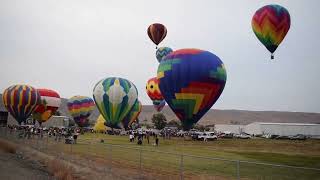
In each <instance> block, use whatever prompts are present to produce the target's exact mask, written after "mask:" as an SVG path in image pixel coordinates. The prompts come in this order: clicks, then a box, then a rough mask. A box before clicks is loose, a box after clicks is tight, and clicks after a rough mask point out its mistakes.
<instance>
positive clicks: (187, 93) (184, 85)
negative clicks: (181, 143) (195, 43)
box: [158, 49, 227, 130]
mask: <svg viewBox="0 0 320 180" xmlns="http://www.w3.org/2000/svg"><path fill="white" fill-rule="evenodd" d="M158 79H159V81H160V83H159V87H160V90H161V92H162V95H163V97H164V99H165V100H166V102H167V104H168V105H169V106H170V108H171V109H172V110H173V112H174V113H175V114H176V116H177V117H178V118H179V119H180V121H181V124H182V126H183V128H184V129H185V130H188V129H190V128H191V127H192V125H193V124H195V123H197V122H198V121H199V120H200V119H201V117H202V116H203V115H204V114H205V113H206V112H207V111H208V110H209V109H210V108H211V107H212V105H213V104H214V103H215V102H216V101H217V100H218V98H219V96H220V95H221V93H222V91H223V89H224V86H225V83H226V79H227V75H226V70H225V67H224V64H223V63H222V61H221V60H220V59H219V57H217V56H216V55H214V54H212V53H211V52H208V51H203V50H199V49H181V50H177V51H174V52H172V53H170V54H169V55H168V56H166V57H165V59H163V61H161V63H160V65H159V67H158Z"/></svg>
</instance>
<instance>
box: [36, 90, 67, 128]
mask: <svg viewBox="0 0 320 180" xmlns="http://www.w3.org/2000/svg"><path fill="white" fill-rule="evenodd" d="M37 91H38V92H39V94H40V97H41V103H40V104H39V105H38V106H37V108H36V109H35V110H34V112H33V113H32V116H33V118H34V119H36V120H37V121H38V122H39V123H42V122H46V121H47V120H48V119H49V118H50V117H51V116H52V115H53V114H54V113H55V112H56V111H57V110H58V108H59V107H60V104H61V99H60V95H59V94H58V93H57V92H55V91H53V90H50V89H37Z"/></svg>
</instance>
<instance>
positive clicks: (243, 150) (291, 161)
mask: <svg viewBox="0 0 320 180" xmlns="http://www.w3.org/2000/svg"><path fill="white" fill-rule="evenodd" d="M100 139H104V140H105V143H100ZM150 141H151V142H150V144H147V143H146V141H144V142H143V145H142V146H138V145H137V144H136V142H135V143H130V142H129V138H128V137H127V136H110V135H104V134H90V133H89V134H85V135H81V136H80V138H79V140H78V144H76V145H74V146H73V152H72V153H73V154H79V155H81V156H86V157H88V156H89V157H88V158H90V156H91V157H97V158H104V159H108V158H110V149H109V148H110V146H108V144H113V145H114V146H112V155H111V156H112V160H113V161H116V162H120V163H125V164H128V165H130V167H135V168H138V167H139V162H140V159H139V157H140V148H141V153H142V166H143V168H144V169H145V170H149V171H153V172H157V171H159V172H161V173H168V174H170V173H171V174H175V175H176V174H179V168H180V161H181V154H187V155H192V156H184V157H183V165H184V166H183V169H184V173H185V174H186V176H188V175H190V176H193V175H199V174H206V175H208V176H212V175H217V176H223V177H236V172H237V171H236V167H237V162H234V161H223V160H218V159H210V158H222V159H226V160H240V161H251V162H261V163H272V164H283V165H289V166H304V167H312V168H320V141H317V140H307V141H289V140H270V139H251V140H242V139H219V140H217V141H213V142H199V141H187V140H183V139H182V138H173V139H171V140H163V139H162V138H160V145H159V146H158V147H156V146H153V145H152V144H153V143H154V140H153V138H150ZM116 145H120V146H116ZM61 146H62V147H63V148H64V149H63V150H64V151H65V152H68V151H70V148H69V146H70V145H61ZM159 151H161V152H159ZM162 152H165V153H162ZM193 156H203V157H208V158H198V157H193ZM240 175H241V177H245V178H249V179H256V178H258V179H261V177H263V178H264V179H317V178H318V177H320V171H314V170H300V169H293V168H287V167H273V166H267V165H259V164H250V163H245V162H240Z"/></svg>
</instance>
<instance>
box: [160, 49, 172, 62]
mask: <svg viewBox="0 0 320 180" xmlns="http://www.w3.org/2000/svg"><path fill="white" fill-rule="evenodd" d="M171 52H172V49H171V48H169V47H160V48H158V49H157V51H156V57H157V60H158V62H159V63H160V62H161V61H162V59H163V58H164V57H166V55H168V54H170V53H171Z"/></svg>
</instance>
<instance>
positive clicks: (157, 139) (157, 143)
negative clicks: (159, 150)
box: [156, 135, 159, 146]
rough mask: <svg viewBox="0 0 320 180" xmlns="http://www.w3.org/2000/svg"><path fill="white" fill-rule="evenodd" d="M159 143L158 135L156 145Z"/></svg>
mask: <svg viewBox="0 0 320 180" xmlns="http://www.w3.org/2000/svg"><path fill="white" fill-rule="evenodd" d="M158 145H159V138H158V136H157V135H156V146H158Z"/></svg>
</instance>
